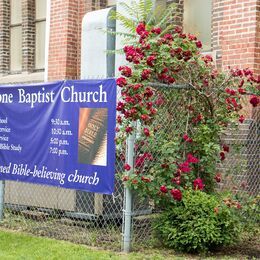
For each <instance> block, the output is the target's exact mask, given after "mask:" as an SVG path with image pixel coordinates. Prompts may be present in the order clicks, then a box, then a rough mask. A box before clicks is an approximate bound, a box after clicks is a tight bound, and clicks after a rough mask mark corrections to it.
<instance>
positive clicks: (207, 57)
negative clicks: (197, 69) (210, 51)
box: [202, 55, 213, 64]
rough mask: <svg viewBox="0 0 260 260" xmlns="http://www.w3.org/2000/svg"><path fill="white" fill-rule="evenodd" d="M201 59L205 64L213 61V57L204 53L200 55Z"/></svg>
mask: <svg viewBox="0 0 260 260" xmlns="http://www.w3.org/2000/svg"><path fill="white" fill-rule="evenodd" d="M202 59H203V61H204V62H205V63H206V64H207V63H209V62H212V61H213V59H212V57H211V56H210V55H205V56H203V57H202Z"/></svg>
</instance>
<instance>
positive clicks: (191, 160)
mask: <svg viewBox="0 0 260 260" xmlns="http://www.w3.org/2000/svg"><path fill="white" fill-rule="evenodd" d="M187 162H188V163H198V162H199V159H198V158H196V157H194V156H193V155H192V154H191V153H188V155H187Z"/></svg>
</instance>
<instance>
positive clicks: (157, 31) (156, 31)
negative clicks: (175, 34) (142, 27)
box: [151, 27, 162, 34]
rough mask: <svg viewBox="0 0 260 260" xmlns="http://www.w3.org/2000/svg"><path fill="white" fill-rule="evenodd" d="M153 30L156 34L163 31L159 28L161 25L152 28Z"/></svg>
mask: <svg viewBox="0 0 260 260" xmlns="http://www.w3.org/2000/svg"><path fill="white" fill-rule="evenodd" d="M151 32H152V33H156V34H160V33H161V32H162V29H161V28H159V27H157V28H153V29H152V30H151Z"/></svg>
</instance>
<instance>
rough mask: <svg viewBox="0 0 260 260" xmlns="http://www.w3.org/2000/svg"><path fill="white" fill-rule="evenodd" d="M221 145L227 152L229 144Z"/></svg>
mask: <svg viewBox="0 0 260 260" xmlns="http://www.w3.org/2000/svg"><path fill="white" fill-rule="evenodd" d="M222 147H223V150H224V151H225V152H227V153H229V146H228V145H226V144H224V145H223V146H222Z"/></svg>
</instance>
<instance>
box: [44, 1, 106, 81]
mask: <svg viewBox="0 0 260 260" xmlns="http://www.w3.org/2000/svg"><path fill="white" fill-rule="evenodd" d="M105 6H106V1H103V0H98V1H95V0H52V1H51V21H50V24H51V26H50V42H49V57H48V79H49V80H50V81H51V80H57V79H77V78H79V77H80V48H81V22H82V18H83V16H84V15H85V13H87V12H89V11H93V10H96V9H101V8H104V7H105Z"/></svg>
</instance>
